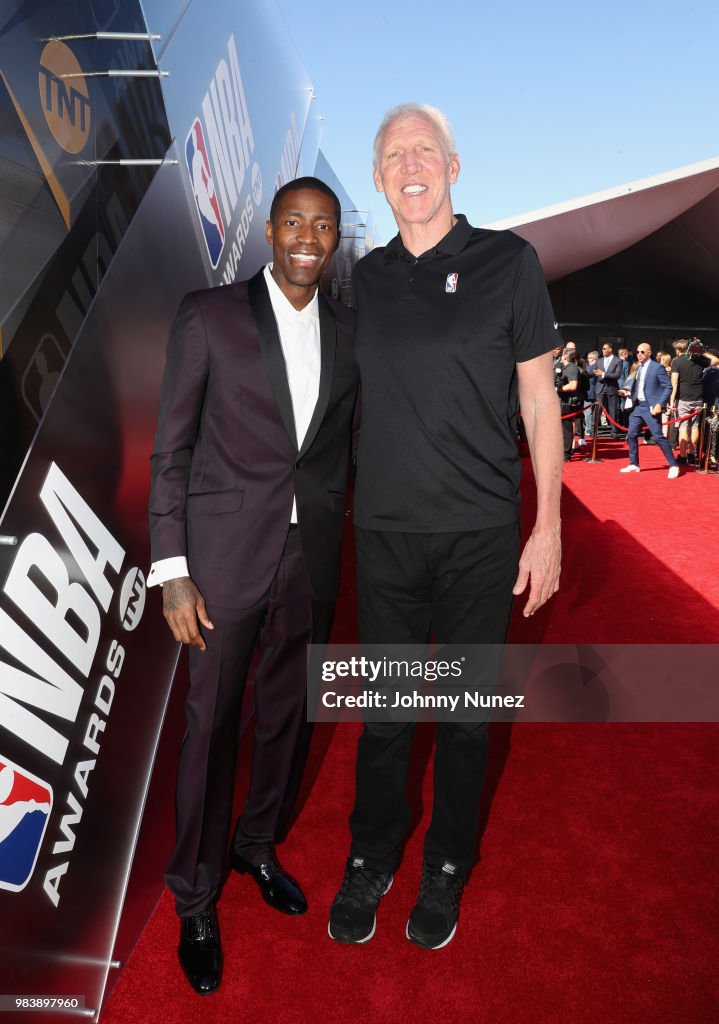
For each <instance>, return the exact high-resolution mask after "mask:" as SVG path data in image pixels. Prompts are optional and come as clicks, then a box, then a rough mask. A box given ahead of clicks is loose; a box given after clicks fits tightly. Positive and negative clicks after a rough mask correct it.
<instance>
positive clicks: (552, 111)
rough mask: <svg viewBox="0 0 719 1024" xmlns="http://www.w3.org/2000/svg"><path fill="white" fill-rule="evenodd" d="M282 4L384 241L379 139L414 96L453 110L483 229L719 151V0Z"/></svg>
mask: <svg viewBox="0 0 719 1024" xmlns="http://www.w3.org/2000/svg"><path fill="white" fill-rule="evenodd" d="M278 2H279V6H280V8H281V10H282V12H283V14H284V16H285V19H286V21H287V24H288V27H289V29H290V32H291V34H292V36H293V38H294V40H295V43H296V45H297V48H298V50H299V52H300V55H301V57H302V60H303V62H304V65H305V67H306V69H307V72H308V73H309V76H310V78H311V80H312V82H313V85H314V89H315V94H316V97H317V98H316V100H315V101H314V102H315V105H316V108H317V110H318V111H319V112H320V113H321V114H322V115H323V116H324V118H325V121H324V133H323V139H322V149H323V150H324V153H325V156H326V157H327V159H328V160H329V162H330V163H331V164H332V166H333V167H334V169H335V171H336V173H337V175H338V177H339V178H340V180H341V181H342V183H343V185H344V186H345V188H346V189H347V191H348V192H349V194H350V195H351V196H352V198H353V199H354V201H355V203H356V204H357V206H358V207H359V208H366V207H367V206H369V207H370V208H371V209H372V211H373V213H374V215H375V218H376V219H377V222H378V224H379V226H380V229H381V231H382V234H383V237H384V240H385V241H386V240H388V239H389V238H390V237H391V235H392V234H394V233H395V230H396V229H395V226H394V221H393V219H392V216H391V213H390V211H389V208H388V207H387V206H386V203H385V201H384V198H383V197H382V196H380V195H378V194H377V193H376V192H375V191H374V186H373V184H372V178H371V148H372V139H373V137H374V133H375V130H376V128H377V125H378V124H379V122H380V121H381V119H382V116H383V114H384V112H385V110H386V109H387V108H389V107H391V106H394V105H395V104H397V103H402V102H405V101H408V100H414V101H419V102H424V103H432V104H434V105H435V106H438V107H440V108H442V109H443V110H444V111H445V113H446V114H447V115H448V117H449V119H450V121H451V123H452V126H453V128H454V131H455V135H456V137H457V150H458V152H459V156H460V159H461V163H462V169H461V172H460V178H459V181H458V183H457V185H456V186H455V187H454V190H453V194H454V209H455V211H460V212H462V213H465V214H467V216H468V218H469V220H470V221H471V222H473V223H475V224H482V223H488V222H490V221H493V220H496V219H498V218H501V217H507V216H511V215H514V214H519V213H523V212H526V211H529V210H533V209H537V208H539V207H543V206H547V205H549V204H551V203H555V202H561V201H562V200H565V199H570V198H573V197H575V196H580V195H584V194H586V193H589V192H595V191H598V190H600V189H604V188H609V187H611V186H613V185H619V184H621V183H623V182H626V181H631V180H634V179H637V178H645V177H648V176H650V175H653V174H659V173H661V172H663V171H668V170H672V169H673V168H675V167H680V166H682V165H684V164H689V163H694V162H696V161H699V160H705V159H708V158H709V157H713V156H716V155H717V154H719V132H718V131H717V124H718V121H719V117H718V107H719V102H718V101H719V61H718V60H717V48H718V47H719V0H697V2H694V3H692V2H691V0H689V2H688V3H686V4H683V3H680V2H679V0H676V2H673V3H670V2H667V0H634V2H633V0H625V2H618V0H604V2H602V3H583V2H582V0H575V2H574V3H570V2H567V0H545V2H544V3H542V2H540V0H537V2H533V0H514V2H506V0H504V2H503V0H495V2H493V3H491V4H490V3H487V2H486V0H455V2H454V3H452V2H446V3H441V2H438V0H412V2H402V3H398V2H394V3H390V2H387V0H385V2H384V3H378V2H376V0H361V2H360V3H354V2H347V0H344V2H343V0H339V2H338V0H278Z"/></svg>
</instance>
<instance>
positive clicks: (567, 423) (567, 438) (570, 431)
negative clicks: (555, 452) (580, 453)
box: [560, 402, 581, 460]
mask: <svg viewBox="0 0 719 1024" xmlns="http://www.w3.org/2000/svg"><path fill="white" fill-rule="evenodd" d="M560 410H561V415H562V443H563V445H564V458H565V460H566V459H570V458H571V457H572V446H573V444H574V424H575V423H576V422H578V420H580V419H581V416H579V417H576V416H575V417H572V415H571V414H572V413H573V412H576V408H575V406H573V405H570V404H569V403H568V402H562V403H561V405H560ZM564 417H566V419H565V418H564ZM570 417H571V418H570Z"/></svg>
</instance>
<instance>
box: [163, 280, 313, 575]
mask: <svg viewBox="0 0 719 1024" xmlns="http://www.w3.org/2000/svg"><path fill="white" fill-rule="evenodd" d="M271 271H272V264H271V263H268V264H267V266H266V267H265V269H264V275H265V282H266V284H267V290H268V292H269V295H270V302H271V303H272V312H273V313H274V314H275V320H276V321H277V330H278V333H279V335H280V344H281V346H282V354H283V356H284V357H285V369H286V371H287V383H288V384H289V388H290V398H291V399H292V412H293V415H294V419H295V433H296V435H297V446H298V450H299V449H300V448H301V447H302V443H303V441H304V439H305V435H306V434H307V428H308V427H309V425H310V420H311V419H312V414H313V413H314V411H315V406H316V405H317V399H318V397H319V393H320V368H321V349H320V311H319V302H318V299H317V291H315V294H314V295H313V297H312V299H311V300H310V302H308V303H307V305H306V306H305V307H304V309H295V307H294V306H293V305H292V303H291V302H290V301H289V299H288V298H287V296H286V295H285V294H284V293H283V292H282V290H281V288H280V287H279V285H278V284H277V283H276V282H275V279H274V278H273V276H272V273H271ZM296 522H297V499H296V498H293V500H292V513H291V515H290V523H296ZM189 574H190V573H189V570H188V566H187V558H186V557H185V556H184V555H177V556H174V557H172V558H161V559H159V560H158V561H157V562H153V564H152V566H151V567H150V572H149V574H148V577H147V585H148V587H154V586H156V585H157V584H158V583H164V582H165V580H174V579H177V578H178V577H179V576H189Z"/></svg>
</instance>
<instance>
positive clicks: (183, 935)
mask: <svg viewBox="0 0 719 1024" xmlns="http://www.w3.org/2000/svg"><path fill="white" fill-rule="evenodd" d="M177 954H178V956H179V958H180V966H181V967H182V969H183V971H184V972H185V975H186V977H187V980H188V981H189V983H190V984H191V985H192V987H193V988H194V990H195V992H199V993H200V995H203V996H205V995H208V994H209V993H210V992H214V991H215V989H216V988H219V985H220V981H221V980H222V945H221V943H220V926H219V924H218V923H217V911H216V910H215V908H214V907H210V908H209V909H208V910H203V911H201V912H200V913H199V914H194V915H193V916H192V917H182V918H180V945H179V947H178V950H177Z"/></svg>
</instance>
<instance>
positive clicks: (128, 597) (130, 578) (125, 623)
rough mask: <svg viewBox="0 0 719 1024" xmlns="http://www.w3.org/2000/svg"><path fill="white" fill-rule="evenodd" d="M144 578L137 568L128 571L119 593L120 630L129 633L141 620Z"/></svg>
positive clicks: (143, 601) (144, 592) (143, 606)
mask: <svg viewBox="0 0 719 1024" xmlns="http://www.w3.org/2000/svg"><path fill="white" fill-rule="evenodd" d="M145 594H146V588H145V576H144V574H143V572H142V570H141V569H138V568H137V567H136V568H134V569H130V571H129V572H128V574H127V576H126V577H125V579H124V580H123V583H122V590H121V591H120V620H121V622H122V628H123V629H126V630H127V631H128V632H131V631H132V630H133V629H134V628H135V627H136V626H137V624H138V623H139V621H140V619H141V618H142V613H143V611H144V609H145Z"/></svg>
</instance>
